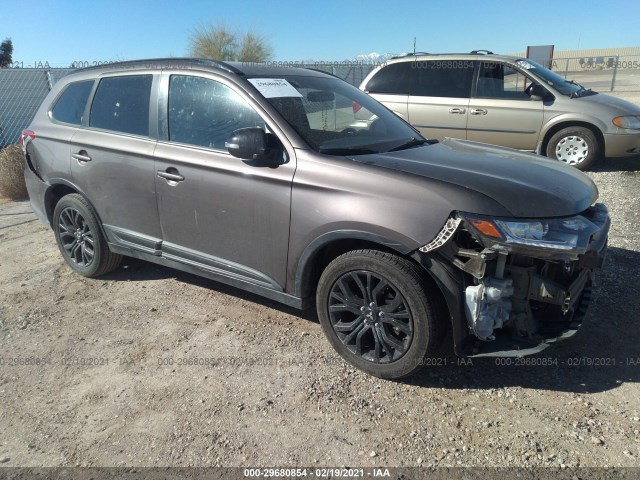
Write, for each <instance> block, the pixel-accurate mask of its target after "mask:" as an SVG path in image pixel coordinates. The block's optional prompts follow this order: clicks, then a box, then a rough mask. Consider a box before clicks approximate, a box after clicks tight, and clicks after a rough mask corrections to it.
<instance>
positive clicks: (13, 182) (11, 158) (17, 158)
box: [0, 145, 27, 200]
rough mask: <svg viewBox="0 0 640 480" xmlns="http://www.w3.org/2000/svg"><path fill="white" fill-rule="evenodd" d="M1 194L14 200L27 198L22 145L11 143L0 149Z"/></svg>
mask: <svg viewBox="0 0 640 480" xmlns="http://www.w3.org/2000/svg"><path fill="white" fill-rule="evenodd" d="M0 195H2V196H3V197H7V198H10V199H12V200H21V199H24V198H27V186H26V185H25V183H24V155H23V154H22V147H20V145H10V146H8V147H6V148H3V149H2V150H0Z"/></svg>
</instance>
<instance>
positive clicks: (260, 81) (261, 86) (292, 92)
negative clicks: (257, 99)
mask: <svg viewBox="0 0 640 480" xmlns="http://www.w3.org/2000/svg"><path fill="white" fill-rule="evenodd" d="M249 81H250V82H251V83H252V84H253V86H254V87H256V88H257V89H258V91H259V92H260V93H261V94H262V95H264V96H265V98H273V97H301V96H302V94H301V93H300V92H299V91H298V90H296V89H295V88H294V87H293V85H291V84H290V83H289V82H287V81H286V80H285V79H284V78H250V79H249Z"/></svg>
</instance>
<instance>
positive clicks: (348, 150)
mask: <svg viewBox="0 0 640 480" xmlns="http://www.w3.org/2000/svg"><path fill="white" fill-rule="evenodd" d="M318 151H319V152H320V153H324V154H327V155H368V154H370V153H380V152H378V151H377V150H371V149H370V148H366V147H335V148H320V149H319V150H318Z"/></svg>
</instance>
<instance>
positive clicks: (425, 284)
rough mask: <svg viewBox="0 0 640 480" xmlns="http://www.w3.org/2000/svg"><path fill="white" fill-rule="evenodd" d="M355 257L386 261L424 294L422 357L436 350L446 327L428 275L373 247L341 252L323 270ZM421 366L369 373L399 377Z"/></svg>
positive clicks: (409, 374) (405, 375)
mask: <svg viewBox="0 0 640 480" xmlns="http://www.w3.org/2000/svg"><path fill="white" fill-rule="evenodd" d="M355 257H363V258H364V257H367V258H375V259H378V260H380V261H382V262H384V263H387V264H388V265H390V266H392V267H394V268H396V269H397V270H398V271H399V273H401V274H404V275H405V277H406V280H407V281H408V282H409V283H410V284H411V286H412V287H413V288H415V289H416V290H419V291H422V292H424V295H423V296H422V304H423V308H424V309H425V312H426V316H427V321H428V322H429V336H428V346H427V348H426V354H425V355H424V357H428V356H429V355H430V354H431V353H432V352H435V351H437V349H438V347H439V346H440V343H441V341H442V339H443V336H444V333H445V330H446V329H445V326H444V325H443V324H442V322H441V321H439V320H440V319H441V318H443V317H441V316H440V315H439V314H440V313H441V312H442V309H441V307H442V306H441V305H440V304H439V301H438V300H439V299H438V298H434V296H433V295H431V294H430V293H429V292H430V289H431V288H432V287H435V284H434V283H433V281H430V279H429V277H428V275H427V274H426V273H425V272H424V271H423V270H422V269H421V268H420V267H419V266H418V265H416V264H415V263H413V262H412V261H411V260H409V259H407V258H404V257H401V256H398V255H395V254H391V253H388V252H383V251H380V250H373V249H359V250H351V251H349V252H346V253H343V254H342V255H339V256H338V257H336V258H335V259H334V260H332V261H331V262H330V263H329V264H328V265H327V267H326V268H325V270H326V269H328V268H330V267H331V266H332V265H335V264H336V263H342V262H344V261H348V260H350V259H352V258H355ZM322 280H323V279H322V277H321V279H320V281H321V282H322ZM435 288H437V287H435ZM318 290H320V283H319V284H318ZM414 321H415V320H414ZM323 328H324V325H323ZM325 333H326V332H325ZM421 368H422V365H420V363H418V362H416V364H415V366H414V368H413V369H411V370H409V371H405V372H404V373H402V374H401V375H391V376H387V375H384V376H383V375H377V374H376V373H374V372H369V373H371V374H373V375H377V376H380V377H382V378H389V379H401V378H406V377H409V376H411V375H413V374H415V373H416V372H417V371H418V370H420V369H421Z"/></svg>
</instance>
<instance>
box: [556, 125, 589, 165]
mask: <svg viewBox="0 0 640 480" xmlns="http://www.w3.org/2000/svg"><path fill="white" fill-rule="evenodd" d="M600 150H601V148H600V144H599V142H598V139H597V138H596V136H595V134H594V133H593V132H592V131H591V130H589V129H588V128H585V127H567V128H563V129H562V130H560V131H558V132H556V134H555V135H553V136H552V137H551V138H550V139H549V143H548V144H547V157H549V158H555V159H556V160H559V161H561V162H564V163H567V164H568V165H571V166H573V167H576V168H577V169H579V170H586V169H588V168H589V167H591V166H592V165H593V164H594V163H595V162H596V160H598V158H599V157H600V153H601V152H600Z"/></svg>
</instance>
